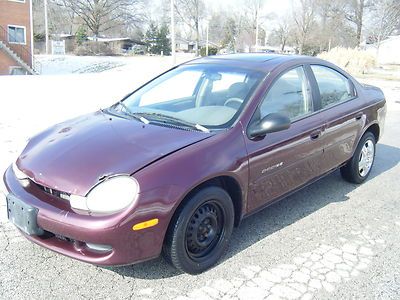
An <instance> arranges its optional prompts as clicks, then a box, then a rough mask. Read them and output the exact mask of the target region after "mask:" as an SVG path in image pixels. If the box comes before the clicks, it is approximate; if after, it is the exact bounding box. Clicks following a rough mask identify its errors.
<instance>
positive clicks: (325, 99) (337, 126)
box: [310, 65, 366, 172]
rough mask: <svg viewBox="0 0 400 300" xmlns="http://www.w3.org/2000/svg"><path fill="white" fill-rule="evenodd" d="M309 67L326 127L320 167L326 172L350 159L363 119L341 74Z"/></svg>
mask: <svg viewBox="0 0 400 300" xmlns="http://www.w3.org/2000/svg"><path fill="white" fill-rule="evenodd" d="M310 67H311V70H312V74H313V75H314V77H315V80H316V83H317V86H318V95H317V97H318V98H319V100H320V101H319V102H320V103H319V106H320V107H319V109H320V112H319V115H320V116H321V118H323V120H324V121H325V125H326V128H325V133H324V135H323V143H324V157H323V160H322V165H321V167H322V168H323V170H324V171H325V172H326V171H329V170H331V169H333V168H336V167H337V166H339V165H340V164H342V163H344V162H346V161H347V160H348V159H349V158H350V157H351V155H352V153H353V150H354V147H355V143H356V142H357V141H358V138H359V136H360V134H361V131H362V128H363V127H364V124H365V121H366V116H365V114H364V113H363V111H362V107H363V103H362V101H361V99H359V98H358V97H357V93H356V90H355V88H354V85H353V84H352V82H351V81H350V80H349V79H348V78H347V77H346V76H345V75H344V74H342V73H340V72H338V71H337V70H334V69H332V68H330V67H328V66H323V65H310Z"/></svg>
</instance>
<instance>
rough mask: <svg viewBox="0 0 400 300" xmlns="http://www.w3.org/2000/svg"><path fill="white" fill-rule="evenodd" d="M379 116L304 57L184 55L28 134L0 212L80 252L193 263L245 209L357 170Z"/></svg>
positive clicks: (344, 77)
mask: <svg viewBox="0 0 400 300" xmlns="http://www.w3.org/2000/svg"><path fill="white" fill-rule="evenodd" d="M385 114H386V104H385V98H384V95H383V93H382V91H381V90H380V89H379V88H376V87H372V86H366V85H362V84H360V83H358V82H357V81H356V80H355V79H354V78H353V77H351V76H350V75H349V74H347V73H346V72H344V71H343V70H341V69H339V68H338V67H336V66H334V65H333V64H331V63H328V62H326V61H323V60H320V59H317V58H311V57H305V56H283V55H282V56H281V55H268V54H265V53H264V54H237V55H226V56H215V57H207V58H202V59H198V60H194V61H190V62H187V63H185V64H182V65H180V66H178V67H175V68H173V69H171V70H170V71H168V72H166V73H164V74H162V75H160V76H159V77H156V78H155V79H153V80H152V81H150V82H149V83H147V84H145V85H144V86H142V87H141V88H139V89H137V90H136V91H134V92H133V93H131V94H129V95H128V96H126V97H125V98H124V99H123V100H121V101H119V102H118V103H116V104H115V105H113V106H111V107H109V108H107V109H103V110H100V111H97V112H94V113H91V114H88V115H85V116H81V117H78V118H76V119H73V120H70V121H66V122H64V123H61V124H58V125H55V126H53V127H50V128H49V129H47V130H45V131H44V132H42V133H40V134H38V135H37V136H35V137H33V138H32V139H31V140H30V141H29V143H28V145H27V146H26V148H25V149H24V150H23V152H22V153H21V155H20V156H19V158H18V159H17V161H16V162H15V163H13V164H12V165H11V166H10V167H9V168H8V169H7V171H6V173H5V175H4V182H5V184H6V187H7V189H8V192H9V194H8V195H7V205H8V217H9V219H10V221H11V222H12V223H14V224H15V225H16V226H17V227H18V228H19V229H20V231H21V233H22V234H23V235H24V236H25V237H26V238H28V239H29V240H31V241H33V242H35V243H37V244H39V245H41V246H43V247H45V248H48V249H51V250H53V251H56V252H58V253H61V254H64V255H67V256H69V257H72V258H75V259H78V260H81V261H84V262H88V263H92V264H96V265H126V264H132V263H137V262H141V261H145V260H148V259H151V258H154V257H157V256H159V255H160V253H161V252H163V253H164V255H165V257H166V258H167V260H168V261H170V262H171V263H172V264H173V265H174V266H175V267H176V268H178V269H180V270H182V271H184V272H188V273H191V274H197V273H200V272H203V271H205V270H207V269H208V268H210V267H212V266H214V265H215V264H216V263H217V261H218V260H219V259H220V258H221V256H222V255H223V253H224V251H225V250H226V249H227V246H228V243H229V239H230V237H231V233H232V230H233V227H234V226H237V225H239V224H240V222H241V220H242V219H243V218H244V217H247V216H249V215H251V214H252V213H254V212H256V211H258V210H260V209H261V208H264V207H266V206H268V205H270V204H272V203H274V202H276V201H278V200H280V199H282V198H283V197H285V196H286V195H288V194H290V193H292V192H294V191H296V190H298V189H300V188H302V187H304V186H306V185H308V184H310V183H312V182H314V181H316V180H317V179H318V178H320V177H322V176H324V175H326V174H329V173H330V172H332V171H334V170H335V169H337V168H340V170H341V173H342V175H343V177H344V178H345V179H346V180H348V181H350V182H353V183H362V182H363V181H365V180H366V178H367V177H368V175H369V174H370V172H371V167H372V165H373V162H374V157H375V144H376V142H377V141H378V140H379V138H380V137H381V135H382V132H383V124H384V118H385ZM321 197H325V195H321ZM271 247H273V245H271Z"/></svg>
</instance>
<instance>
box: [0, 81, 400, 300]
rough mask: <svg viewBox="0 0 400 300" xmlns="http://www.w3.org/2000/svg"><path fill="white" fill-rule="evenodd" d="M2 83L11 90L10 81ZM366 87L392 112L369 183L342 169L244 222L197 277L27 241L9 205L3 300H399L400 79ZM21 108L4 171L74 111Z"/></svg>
mask: <svg viewBox="0 0 400 300" xmlns="http://www.w3.org/2000/svg"><path fill="white" fill-rule="evenodd" d="M75 76H80V75H75ZM39 77H40V76H39ZM80 78H82V79H83V78H87V77H80ZM1 80H2V79H0V86H2V90H3V87H6V86H7V85H6V84H4V81H3V82H2V81H1ZM59 80H64V78H62V79H61V78H60V79H59ZM90 80H93V78H90ZM138 82H140V80H139V81H138ZM138 82H136V83H137V84H138ZM368 83H372V84H375V85H378V86H380V87H381V88H383V90H384V92H385V94H386V96H387V99H388V110H389V111H388V115H387V119H386V127H385V135H384V136H383V138H382V139H381V141H380V143H379V145H378V148H377V156H376V161H375V166H374V168H373V169H372V173H371V176H370V179H369V180H368V181H367V182H366V183H365V184H363V185H360V186H357V185H353V184H349V183H346V182H344V181H343V180H342V179H341V178H340V174H339V173H338V172H334V173H333V174H331V175H329V176H328V177H325V178H323V179H321V180H319V181H318V182H316V183H314V184H313V185H311V186H309V187H307V188H305V189H303V190H302V191H300V192H297V193H296V194H294V195H292V196H290V197H288V198H286V199H284V200H283V201H281V202H279V203H277V204H275V205H273V206H271V207H269V208H267V209H265V210H263V211H261V212H260V213H258V214H256V215H254V216H252V217H250V218H248V219H246V220H244V221H243V223H242V224H241V226H240V227H239V228H237V229H235V231H234V234H233V237H232V242H231V245H230V248H229V251H228V253H227V254H226V256H225V257H224V258H223V259H222V261H221V262H220V264H219V265H218V266H216V267H215V268H213V269H212V270H210V271H208V272H206V273H204V274H201V275H198V276H191V275H187V274H181V273H179V272H177V271H176V270H175V269H173V268H172V267H170V266H169V265H168V264H166V263H165V262H164V260H163V259H161V258H159V259H156V260H153V261H150V262H146V263H141V264H138V265H134V266H129V267H120V268H100V267H96V266H92V265H88V264H85V263H81V262H78V261H75V260H72V259H69V258H67V257H64V256H61V255H58V254H55V253H53V252H51V251H49V250H46V249H43V248H40V247H39V246H36V245H34V244H32V243H30V242H28V241H27V240H25V239H24V238H23V237H21V235H20V234H19V233H18V231H17V230H16V229H15V228H14V227H13V226H12V225H11V224H9V223H8V222H7V221H6V216H5V203H4V199H2V200H1V201H0V251H1V252H0V253H1V255H0V298H2V299H27V298H30V299H64V298H66V297H68V298H70V299H85V298H89V299H93V298H100V299H103V298H112V299H127V298H132V299H133V298H135V299H155V298H156V299H175V298H178V299H238V298H239V299H264V298H267V299H279V298H283V299H328V298H329V299H399V298H400V273H399V271H398V270H399V269H400V238H399V233H400V202H399V201H400V199H399V198H400V186H399V175H400V166H399V161H400V139H399V136H400V82H395V81H376V80H375V81H374V80H369V82H368ZM35 87H36V89H34V90H33V91H32V94H34V95H31V96H32V97H31V99H39V98H35V97H34V96H36V97H39V95H41V96H43V95H45V94H46V92H45V91H41V92H40V94H39V92H37V90H38V89H40V82H39V81H38V82H37V83H36V85H35ZM35 91H36V94H35ZM100 92H101V91H100ZM100 92H99V95H100ZM20 93H22V92H20V91H17V92H16V93H14V94H16V96H15V97H17V98H18V95H20ZM66 93H67V94H68V93H69V94H68V95H69V96H71V97H72V96H73V94H72V92H71V91H66ZM14 94H11V93H10V94H8V95H14ZM47 94H48V93H47ZM75 96H78V93H77V92H75ZM13 99H14V98H13ZM48 99H51V97H50V96H49V97H48ZM73 99H75V98H73V97H72V98H71V101H72V103H74V102H73V101H75V100H73ZM114 100H115V99H114ZM38 101H39V100H38ZM40 101H42V100H40ZM2 102H3V100H2ZM16 103H18V102H17V101H14V102H12V103H11V104H10V105H9V107H8V109H6V112H4V111H5V109H4V106H5V104H4V103H2V107H3V109H2V113H0V117H1V118H0V120H1V121H0V168H1V170H4V169H5V168H6V167H7V165H8V164H9V163H11V161H12V160H13V159H14V158H15V156H16V155H17V154H18V150H20V149H19V145H21V144H23V143H25V141H26V139H27V138H28V137H29V136H30V135H32V133H33V132H34V131H37V130H39V129H42V128H44V127H43V126H45V125H50V124H51V123H52V121H53V120H54V121H58V120H62V119H64V118H66V117H69V116H70V113H71V111H68V110H67V111H66V110H65V109H64V107H67V106H71V105H72V104H71V103H69V104H63V105H64V106H63V105H61V108H60V105H58V103H57V106H55V105H49V103H47V106H46V109H44V110H43V109H36V110H35V111H34V113H32V111H30V108H29V105H28V106H18V105H17V104H16ZM92 105H93V104H92ZM17 107H18V110H17V112H18V113H17V114H16V117H15V118H11V117H9V111H10V109H11V108H12V110H11V111H15V110H16V109H17ZM83 107H84V109H83V110H87V109H90V108H92V106H91V105H87V106H83ZM74 110H75V114H77V112H76V111H79V109H75V108H74ZM49 112H53V113H49ZM63 112H64V113H63ZM79 112H80V111H79ZM32 115H34V116H32ZM0 188H1V191H2V193H4V192H5V190H4V187H3V186H2V185H1V186H0ZM3 198H4V197H3Z"/></svg>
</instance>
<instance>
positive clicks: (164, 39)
mask: <svg viewBox="0 0 400 300" xmlns="http://www.w3.org/2000/svg"><path fill="white" fill-rule="evenodd" d="M168 34H169V29H168V26H166V25H162V26H161V27H160V29H159V30H158V33H157V48H158V49H157V50H158V51H159V54H161V52H162V53H163V54H164V55H170V54H171V41H170V39H169V38H168Z"/></svg>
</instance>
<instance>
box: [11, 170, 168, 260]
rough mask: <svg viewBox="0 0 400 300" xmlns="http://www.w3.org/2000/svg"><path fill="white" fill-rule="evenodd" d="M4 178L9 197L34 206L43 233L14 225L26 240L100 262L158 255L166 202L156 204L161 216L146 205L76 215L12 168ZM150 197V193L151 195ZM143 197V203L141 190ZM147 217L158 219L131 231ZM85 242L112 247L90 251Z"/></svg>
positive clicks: (161, 240) (147, 258) (61, 202)
mask: <svg viewBox="0 0 400 300" xmlns="http://www.w3.org/2000/svg"><path fill="white" fill-rule="evenodd" d="M4 183H5V185H6V188H7V190H8V192H9V193H10V195H12V197H15V198H17V199H20V200H21V201H22V202H23V203H25V204H26V205H27V206H28V207H32V208H34V209H35V210H37V220H36V221H37V226H38V228H39V229H40V230H43V232H44V234H42V235H37V234H40V231H39V233H37V234H35V233H33V234H27V233H26V232H24V230H21V228H19V229H20V231H21V233H22V234H23V235H24V236H25V237H26V238H27V239H29V240H30V241H32V242H34V243H36V244H38V245H40V246H43V247H45V248H48V249H50V250H53V251H55V252H58V253H60V254H63V255H66V256H69V257H72V258H75V259H78V260H80V261H84V262H88V263H91V264H95V265H102V266H112V265H127V264H133V263H137V262H141V261H145V260H149V259H151V258H154V257H157V256H158V255H159V254H160V252H161V249H162V244H163V239H164V235H165V232H166V229H167V226H168V221H169V208H171V207H168V205H167V207H165V206H161V208H162V212H163V213H161V215H160V211H158V210H157V209H156V210H153V211H152V210H149V209H146V207H145V208H143V209H140V208H138V207H135V208H133V209H129V211H123V212H121V213H117V214H113V215H109V216H90V215H81V214H78V213H76V212H74V211H73V210H72V209H71V207H70V205H69V202H68V201H66V200H63V199H61V198H57V197H55V196H52V195H49V194H47V193H44V192H43V191H41V190H39V189H38V188H37V187H36V186H35V184H34V183H30V184H29V185H28V186H27V187H23V186H22V185H21V184H20V182H19V180H18V179H17V178H16V177H15V175H14V173H13V171H12V168H11V167H10V168H8V169H7V170H6V172H5V174H4ZM156 194H158V193H156ZM154 196H155V194H154V193H152V194H151V197H154ZM142 198H144V201H145V202H148V200H146V195H142ZM160 203H162V200H160ZM158 207H160V206H158ZM152 218H158V219H159V220H160V221H159V223H158V225H156V226H154V227H151V228H146V229H144V230H141V231H133V230H132V226H133V225H134V224H137V223H139V222H143V221H146V220H148V219H152ZM88 244H89V245H88ZM90 244H96V245H108V246H111V250H110V249H108V250H107V249H106V250H101V251H100V250H94V249H93V247H89V246H90Z"/></svg>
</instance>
